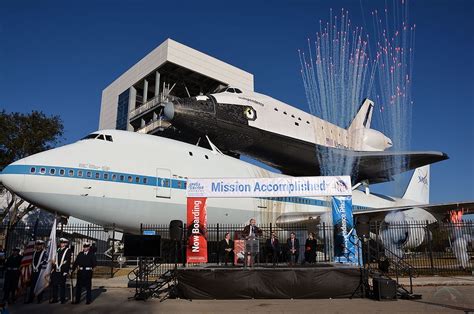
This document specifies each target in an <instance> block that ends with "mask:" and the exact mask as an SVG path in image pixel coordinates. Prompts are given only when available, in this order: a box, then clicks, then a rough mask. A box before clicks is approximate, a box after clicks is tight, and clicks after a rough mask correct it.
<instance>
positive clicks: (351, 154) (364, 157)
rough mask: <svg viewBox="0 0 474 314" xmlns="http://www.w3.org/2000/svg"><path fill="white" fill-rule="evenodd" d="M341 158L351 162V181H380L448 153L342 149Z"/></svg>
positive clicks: (440, 157) (444, 157)
mask: <svg viewBox="0 0 474 314" xmlns="http://www.w3.org/2000/svg"><path fill="white" fill-rule="evenodd" d="M335 154H341V157H342V158H347V162H346V164H347V163H352V164H353V174H352V181H353V182H354V183H356V182H361V181H363V180H368V181H369V182H370V183H381V182H386V181H391V180H393V178H392V177H393V176H394V175H396V174H400V173H403V172H406V171H409V170H412V169H415V168H418V167H422V166H424V165H429V164H432V163H435V162H438V161H442V160H445V159H448V158H449V157H448V155H446V154H445V153H442V152H436V151H418V152H416V151H415V152H391V151H384V152H357V151H342V152H337V153H335Z"/></svg>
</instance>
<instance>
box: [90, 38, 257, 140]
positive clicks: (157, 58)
mask: <svg viewBox="0 0 474 314" xmlns="http://www.w3.org/2000/svg"><path fill="white" fill-rule="evenodd" d="M224 86H236V87H240V88H243V89H246V90H250V91H253V88H254V87H253V75H252V74H251V73H248V72H245V71H243V70H241V69H239V68H236V67H234V66H232V65H230V64H227V63H225V62H222V61H220V60H218V59H216V58H213V57H211V56H208V55H206V54H204V53H202V52H199V51H197V50H195V49H192V48H190V47H187V46H185V45H183V44H180V43H178V42H176V41H174V40H172V39H167V40H166V41H164V42H163V43H162V44H161V45H159V46H158V47H157V48H155V49H154V50H153V51H151V52H150V53H149V54H148V55H146V56H145V57H144V58H143V59H141V60H140V61H139V62H138V63H136V64H135V65H133V66H132V67H131V68H130V69H129V70H127V71H126V72H125V73H124V74H122V75H121V76H120V77H119V78H117V79H116V80H115V81H114V82H113V83H112V84H110V85H109V86H107V87H106V88H105V89H104V90H103V91H102V103H101V109H100V122H99V128H100V129H120V130H129V131H135V132H141V133H148V134H156V133H158V132H160V135H162V136H167V137H172V138H177V139H181V140H185V141H188V142H191V141H192V140H194V139H190V138H188V139H186V138H180V137H182V136H184V135H182V134H178V133H179V131H178V130H173V128H170V127H169V126H170V124H169V123H168V122H167V121H164V120H163V119H162V115H161V111H162V110H163V106H162V105H161V104H163V103H165V102H167V101H169V100H172V99H174V98H175V97H192V96H197V95H204V94H207V93H211V92H213V91H215V90H216V89H218V88H222V87H224Z"/></svg>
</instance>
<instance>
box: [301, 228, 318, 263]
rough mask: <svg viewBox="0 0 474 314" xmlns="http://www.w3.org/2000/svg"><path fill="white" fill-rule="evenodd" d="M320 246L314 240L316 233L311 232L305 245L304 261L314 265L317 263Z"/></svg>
mask: <svg viewBox="0 0 474 314" xmlns="http://www.w3.org/2000/svg"><path fill="white" fill-rule="evenodd" d="M317 245H318V243H317V241H316V239H315V238H314V233H312V232H310V233H309V234H308V238H307V239H306V243H305V245H304V261H305V262H306V263H310V264H313V263H314V262H316V246H317Z"/></svg>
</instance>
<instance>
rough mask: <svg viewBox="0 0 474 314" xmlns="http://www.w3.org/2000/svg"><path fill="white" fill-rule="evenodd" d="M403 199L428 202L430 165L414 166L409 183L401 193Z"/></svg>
mask: <svg viewBox="0 0 474 314" xmlns="http://www.w3.org/2000/svg"><path fill="white" fill-rule="evenodd" d="M403 198H404V199H408V200H412V201H417V202H420V203H422V204H428V203H429V202H430V166H429V165H426V166H423V167H420V168H416V169H415V171H414V172H413V175H412V177H411V180H410V183H408V187H407V189H406V191H405V194H403Z"/></svg>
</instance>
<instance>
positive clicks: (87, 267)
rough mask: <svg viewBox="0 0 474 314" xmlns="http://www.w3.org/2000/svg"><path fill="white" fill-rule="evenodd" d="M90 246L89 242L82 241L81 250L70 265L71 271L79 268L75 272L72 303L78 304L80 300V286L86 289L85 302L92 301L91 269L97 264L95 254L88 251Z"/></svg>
mask: <svg viewBox="0 0 474 314" xmlns="http://www.w3.org/2000/svg"><path fill="white" fill-rule="evenodd" d="M90 246H91V245H90V243H84V245H83V250H82V252H80V253H79V254H78V255H77V257H76V260H75V261H74V264H73V266H72V271H73V272H74V271H75V270H76V268H79V271H78V272H77V283H76V299H75V302H74V304H79V302H80V301H81V293H82V288H85V289H86V304H90V303H91V302H92V293H91V288H92V271H93V269H94V267H95V266H96V265H97V260H96V257H95V254H94V253H92V252H89V249H90Z"/></svg>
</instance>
